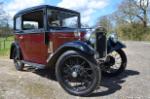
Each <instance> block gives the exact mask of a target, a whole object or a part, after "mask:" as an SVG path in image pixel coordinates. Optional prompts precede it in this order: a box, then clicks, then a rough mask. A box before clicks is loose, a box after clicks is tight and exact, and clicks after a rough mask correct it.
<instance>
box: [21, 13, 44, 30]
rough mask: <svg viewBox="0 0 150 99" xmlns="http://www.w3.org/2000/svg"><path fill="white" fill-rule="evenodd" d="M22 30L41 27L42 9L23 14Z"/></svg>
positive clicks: (42, 26)
mask: <svg viewBox="0 0 150 99" xmlns="http://www.w3.org/2000/svg"><path fill="white" fill-rule="evenodd" d="M22 21H23V30H33V29H35V30H36V29H43V28H44V25H43V11H36V12H32V13H28V14H25V15H23V17H22Z"/></svg>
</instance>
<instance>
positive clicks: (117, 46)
mask: <svg viewBox="0 0 150 99" xmlns="http://www.w3.org/2000/svg"><path fill="white" fill-rule="evenodd" d="M122 48H126V45H125V44H123V43H122V42H120V41H117V42H116V43H114V42H111V41H108V44H107V53H108V54H109V53H111V52H113V51H115V50H119V49H122Z"/></svg>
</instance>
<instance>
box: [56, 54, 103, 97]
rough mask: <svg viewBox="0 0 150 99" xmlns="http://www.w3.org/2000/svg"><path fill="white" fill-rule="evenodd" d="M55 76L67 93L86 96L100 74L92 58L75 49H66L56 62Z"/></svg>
mask: <svg viewBox="0 0 150 99" xmlns="http://www.w3.org/2000/svg"><path fill="white" fill-rule="evenodd" d="M56 77H57V80H58V82H59V83H60V85H61V86H62V87H63V88H64V90H66V91H67V92H68V93H70V94H72V95H77V96H87V95H89V94H90V93H92V91H94V90H95V89H96V87H97V86H98V85H99V81H100V78H101V74H100V68H99V67H98V66H96V63H95V61H94V59H92V58H90V59H87V58H85V56H84V55H83V54H80V53H78V52H76V51H67V52H65V53H64V54H62V55H61V56H60V58H59V59H58V61H57V63H56Z"/></svg>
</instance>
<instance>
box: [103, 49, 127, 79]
mask: <svg viewBox="0 0 150 99" xmlns="http://www.w3.org/2000/svg"><path fill="white" fill-rule="evenodd" d="M126 65H127V57H126V54H125V53H124V51H123V50H122V49H120V50H116V51H113V52H112V53H110V54H109V55H108V56H107V59H106V62H105V63H104V66H103V67H102V73H103V75H104V76H107V77H114V76H117V75H119V74H121V73H122V72H123V71H124V70H125V68H126Z"/></svg>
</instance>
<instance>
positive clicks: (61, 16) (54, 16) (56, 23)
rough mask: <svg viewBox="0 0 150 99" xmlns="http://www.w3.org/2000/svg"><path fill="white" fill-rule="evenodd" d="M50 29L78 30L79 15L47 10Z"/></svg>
mask: <svg viewBox="0 0 150 99" xmlns="http://www.w3.org/2000/svg"><path fill="white" fill-rule="evenodd" d="M47 15H48V26H49V27H64V28H77V27H78V15H77V14H74V13H70V12H67V11H66V12H65V11H59V10H51V9H48V10H47Z"/></svg>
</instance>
